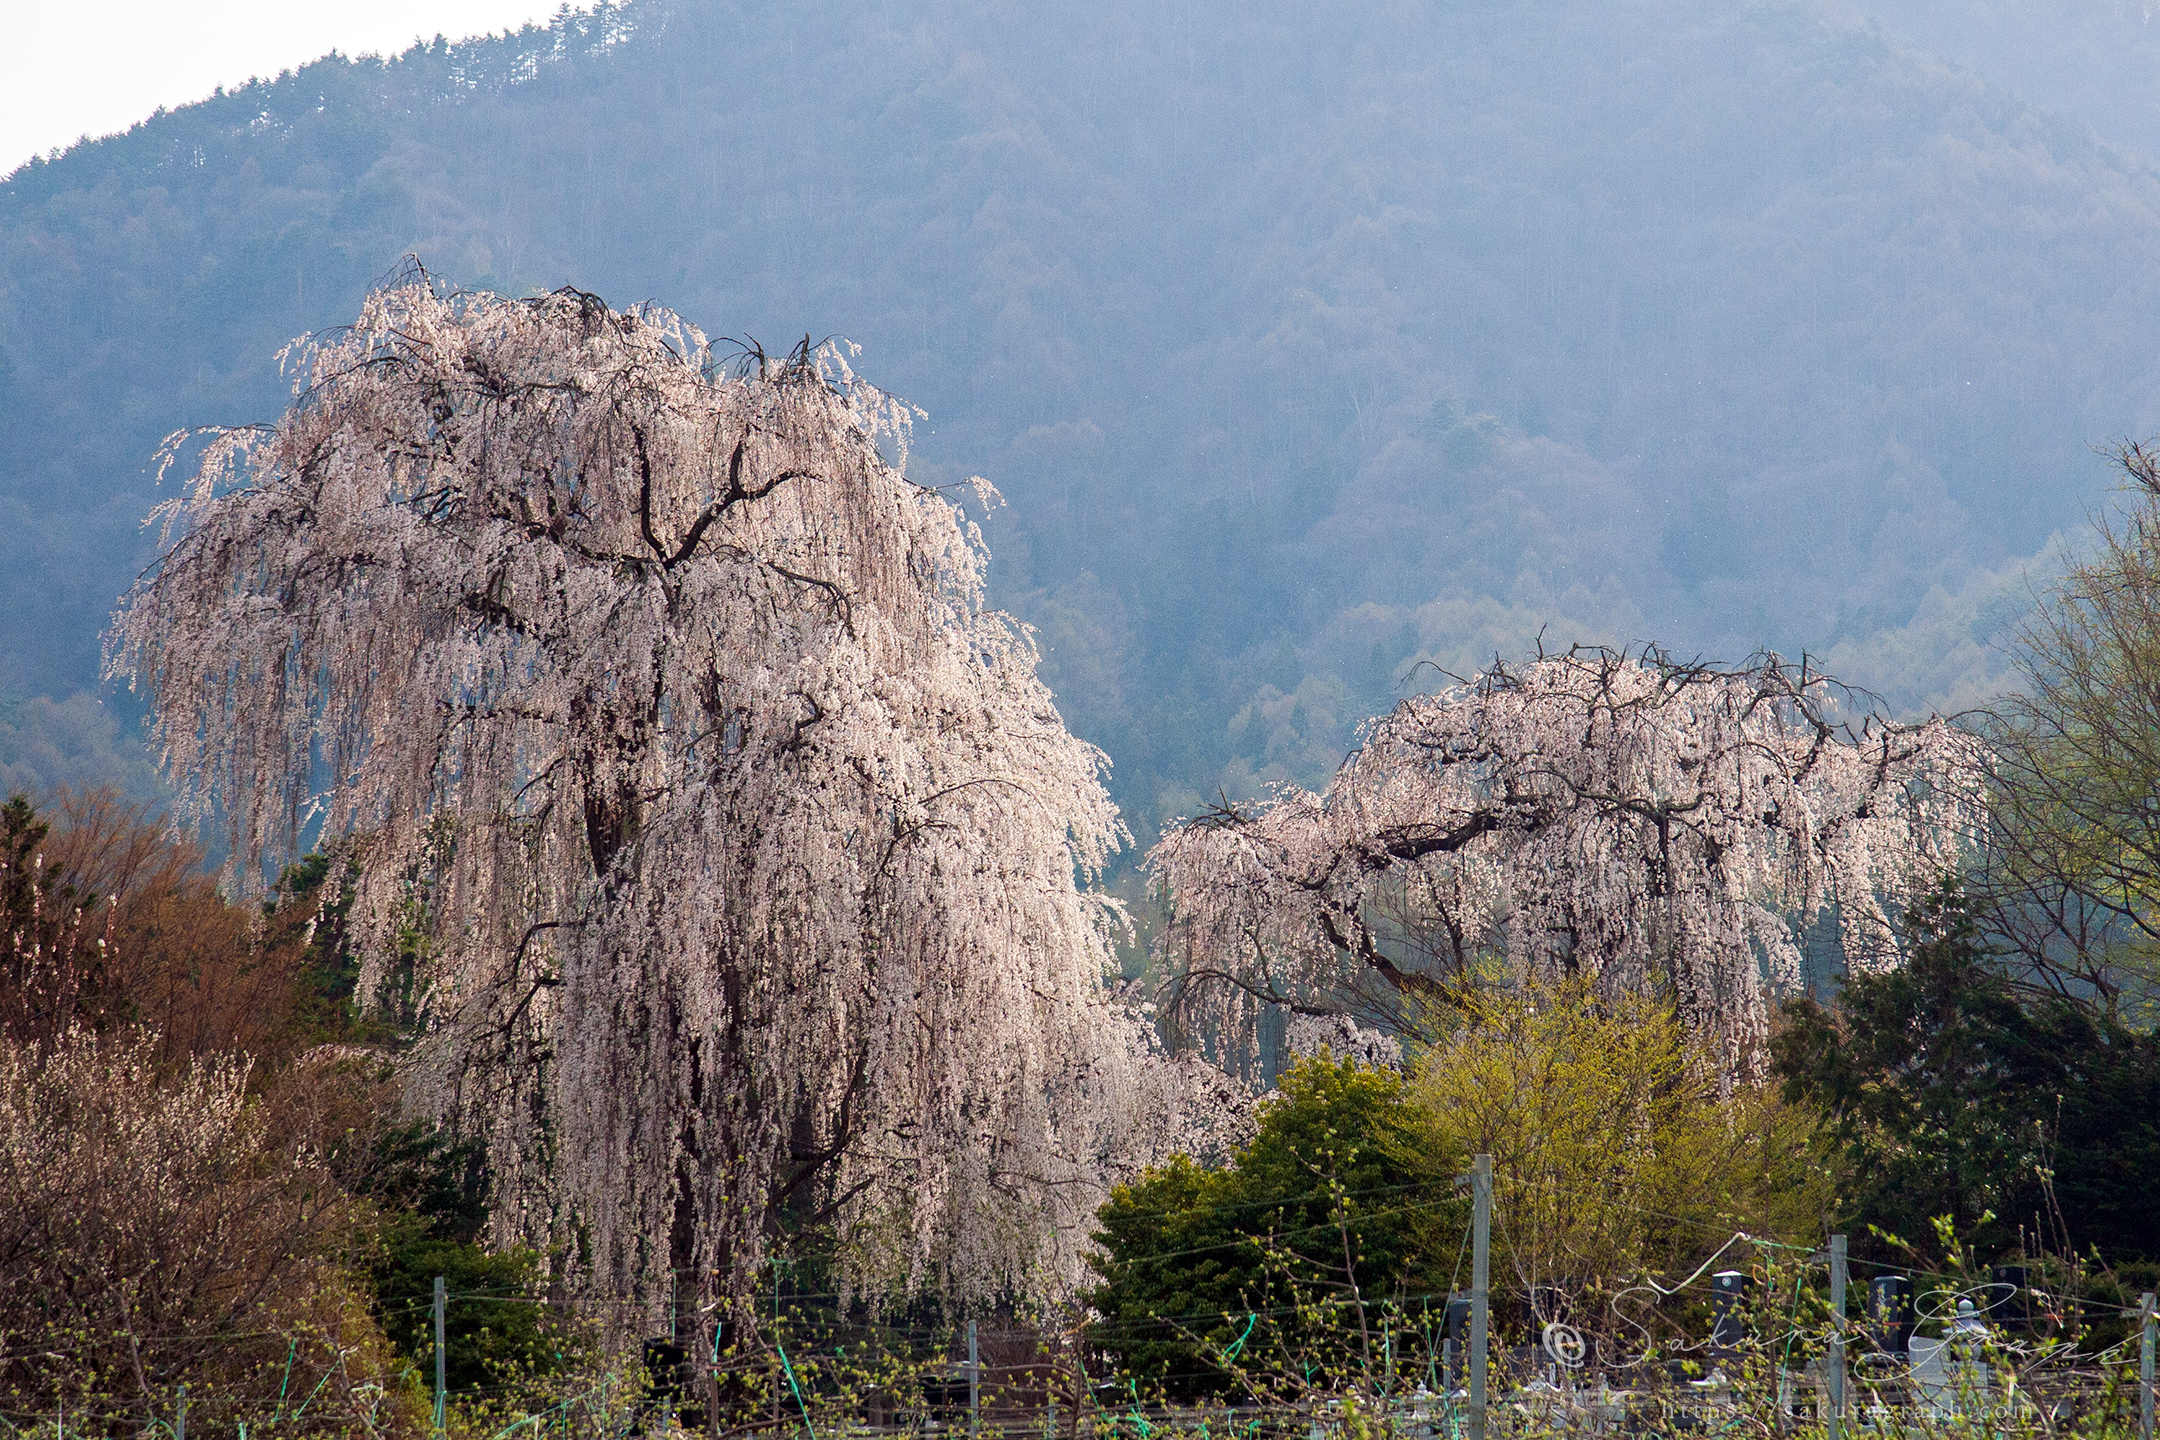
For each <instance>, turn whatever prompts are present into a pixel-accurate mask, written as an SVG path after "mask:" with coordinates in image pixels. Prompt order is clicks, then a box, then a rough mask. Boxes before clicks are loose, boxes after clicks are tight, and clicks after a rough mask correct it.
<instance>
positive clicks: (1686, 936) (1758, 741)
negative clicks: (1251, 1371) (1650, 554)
mask: <svg viewBox="0 0 2160 1440" xmlns="http://www.w3.org/2000/svg"><path fill="white" fill-rule="evenodd" d="M1851 699H1852V697H1851V696H1850V695H1848V694H1847V692H1844V691H1843V690H1842V689H1841V688H1840V687H1837V686H1835V685H1833V684H1831V683H1830V682H1827V681H1825V680H1823V679H1822V678H1821V677H1819V676H1816V675H1813V674H1810V673H1809V672H1808V671H1807V670H1806V669H1805V667H1795V666H1791V665H1788V664H1785V663H1783V662H1781V661H1779V660H1778V659H1777V657H1775V656H1767V657H1764V658H1762V659H1761V660H1759V661H1757V662H1755V663H1751V664H1749V665H1747V666H1745V667H1743V668H1740V669H1738V670H1720V669H1715V668H1709V667H1704V666H1700V665H1683V664H1676V663H1673V662H1671V661H1670V660H1668V659H1667V658H1666V657H1665V656H1663V655H1662V654H1660V653H1658V652H1657V651H1655V650H1647V651H1644V652H1642V653H1640V654H1635V655H1628V654H1617V653H1613V652H1610V651H1604V650H1575V651H1571V652H1569V653H1568V654H1566V655H1560V656H1550V657H1540V658H1539V659H1538V660H1537V661H1536V662H1535V663H1532V664H1528V665H1525V666H1522V667H1520V668H1513V669H1511V668H1508V667H1506V666H1496V667H1495V668H1494V669H1493V670H1491V671H1489V672H1488V673H1486V674H1484V675H1482V676H1479V677H1477V678H1476V679H1475V680H1473V681H1471V682H1470V683H1467V684H1464V685H1460V686H1458V687H1456V688H1453V689H1451V690H1448V691H1446V692H1444V693H1441V694H1437V695H1431V696H1424V697H1418V698H1413V699H1410V700H1407V701H1405V702H1403V703H1402V704H1401V705H1399V706H1398V707H1397V708H1396V709H1395V710H1394V711H1393V712H1392V713H1391V714H1388V715H1386V716H1384V717H1381V718H1379V719H1377V720H1375V721H1373V722H1371V723H1370V724H1369V725H1368V726H1367V727H1366V730H1365V734H1364V736H1363V744H1362V746H1361V747H1360V748H1359V749H1358V750H1357V751H1356V752H1355V753H1354V754H1352V755H1351V757H1350V758H1349V759H1348V760H1347V761H1345V762H1344V764H1343V766H1342V768H1341V770H1340V771H1339V772H1338V773H1337V774H1336V776H1335V778H1334V780H1333V781H1332V782H1331V783H1330V784H1329V786H1328V788H1327V790H1326V793H1324V794H1320V795H1314V794H1311V793H1309V792H1307V791H1304V790H1300V789H1295V788H1285V789H1283V790H1281V791H1279V792H1278V793H1277V795H1276V797H1275V799H1274V800H1273V802H1272V803H1270V804H1267V805H1265V806H1262V807H1259V808H1257V809H1254V810H1252V811H1250V812H1246V811H1239V810H1237V809H1234V808H1231V807H1228V806H1225V807H1223V808H1221V809H1219V810H1217V811H1216V812H1215V813H1213V814H1211V815H1207V816H1204V817H1201V818H1200V819H1197V820H1194V821H1192V822H1190V823H1186V824H1184V825H1181V826H1178V827H1175V828H1173V829H1172V830H1171V831H1170V832H1169V833H1168V834H1167V835H1166V836H1165V837H1164V838H1163V839H1162V840H1161V841H1160V842H1159V843H1158V844H1157V845H1156V846H1155V848H1154V849H1153V851H1151V852H1150V855H1149V864H1150V867H1151V869H1152V871H1153V873H1154V875H1155V876H1156V878H1157V879H1158V881H1160V882H1161V883H1162V884H1163V885H1164V886H1165V887H1166V888H1167V890H1168V893H1169V896H1170V902H1171V907H1172V919H1171V922H1170V924H1169V925H1168V927H1167V928H1166V930H1165V932H1164V936H1163V939H1162V942H1161V943H1162V945H1163V948H1164V950H1165V953H1166V957H1167V959H1168V960H1169V962H1170V965H1169V968H1170V969H1171V971H1172V973H1173V976H1174V980H1173V986H1174V994H1175V1010H1174V1011H1173V1013H1174V1014H1175V1015H1177V1016H1178V1017H1179V1018H1180V1020H1181V1021H1182V1023H1183V1024H1184V1025H1185V1026H1186V1027H1187V1029H1188V1032H1196V1033H1198V1034H1201V1035H1212V1036H1213V1037H1215V1038H1217V1039H1218V1040H1219V1041H1221V1042H1224V1043H1225V1044H1226V1047H1227V1048H1234V1045H1235V1040H1236V1037H1239V1036H1242V1035H1249V1034H1251V1033H1252V1029H1253V1022H1254V1019H1255V1017H1256V1016H1257V1014H1258V1012H1259V1007H1261V1006H1264V1005H1280V1006H1286V1007H1289V1008H1290V1009H1292V1010H1293V1011H1301V1012H1306V1013H1311V1012H1319V1011H1328V1010H1343V1011H1350V1012H1356V1011H1364V1012H1367V1013H1368V1014H1371V1013H1374V1012H1377V1013H1378V1014H1379V1015H1380V1016H1381V1017H1382V1018H1393V1019H1397V1020H1400V1019H1402V1018H1405V1017H1406V1016H1407V1015H1410V1014H1414V1013H1415V1011H1416V1010H1417V1009H1418V1007H1419V1006H1420V1005H1422V1004H1429V1003H1435V1002H1437V1003H1442V1004H1445V1003H1448V1002H1449V1001H1450V1000H1451V999H1454V998H1459V997H1460V995H1461V993H1462V992H1461V988H1460V987H1462V986H1465V985H1470V984H1475V983H1478V982H1479V981H1481V980H1482V979H1489V978H1491V977H1492V976H1493V975H1494V974H1495V973H1497V974H1499V975H1502V976H1506V975H1513V976H1517V977H1521V976H1528V975H1540V974H1542V975H1546V976H1551V975H1558V974H1566V975H1572V976H1577V977H1581V978H1583V979H1587V980H1588V981H1590V982H1591V983H1592V985H1593V987H1594V989H1595V990H1596V991H1597V992H1599V993H1603V994H1606V995H1611V996H1618V995H1654V996H1658V997H1662V998H1663V999H1665V1000H1666V1001H1668V1002H1669V1003H1670V1004H1671V1005H1672V1006H1673V1007H1674V1009H1675V1011H1676V1012H1677V1014H1678V1016H1679V1017H1680V1018H1681V1020H1682V1021H1683V1022H1684V1023H1685V1024H1686V1025H1687V1026H1688V1027H1689V1029H1690V1030H1691V1031H1692V1032H1693V1033H1694V1034H1695V1035H1697V1036H1698V1037H1699V1038H1701V1039H1703V1040H1705V1041H1707V1042H1709V1043H1710V1044H1712V1045H1713V1046H1714V1047H1716V1048H1717V1049H1719V1050H1720V1051H1722V1053H1723V1054H1724V1055H1725V1056H1726V1057H1727V1059H1728V1061H1729V1062H1730V1064H1731V1065H1732V1066H1733V1067H1734V1071H1735V1073H1737V1072H1738V1071H1741V1070H1744V1069H1746V1068H1748V1067H1749V1066H1751V1065H1752V1064H1753V1063H1754V1053H1755V1048H1756V1042H1757V1041H1759V1039H1760V1038H1761V1035H1762V1033H1763V1028H1764V1025H1765V1021H1766V1005H1765V1001H1766V999H1767V998H1769V996H1770V995H1772V994H1774V993H1775V992H1776V991H1777V990H1779V989H1781V988H1784V987H1790V986H1793V985H1795V984H1797V983H1798V982H1799V980H1800V979H1801V971H1802V963H1803V950H1804V945H1805V942H1806V940H1807V937H1808V932H1809V931H1810V930H1811V929H1812V928H1813V927H1814V926H1815V925H1816V924H1817V923H1819V922H1820V921H1822V920H1823V919H1825V918H1826V917H1827V916H1830V915H1834V917H1835V922H1836V931H1837V935H1838V938H1839V941H1840V942H1841V948H1842V951H1843V956H1844V960H1845V963H1846V964H1847V965H1849V966H1851V967H1852V968H1854V969H1856V970H1861V971H1872V970H1879V969H1882V968H1884V967H1887V966H1891V965H1895V964H1896V963H1898V960H1899V952H1898V944H1897V927H1896V925H1895V924H1894V923H1893V922H1894V918H1895V916H1894V911H1895V910H1896V909H1897V908H1898V907H1899V906H1900V905H1902V904H1904V903H1906V902H1909V901H1910V900H1911V899H1912V898H1913V897H1914V896H1915V895H1916V893H1919V892H1922V891H1924V890H1926V889H1927V888H1929V887H1931V886H1933V885H1935V884H1937V883H1939V882H1940V880H1941V879H1942V877H1943V876H1944V875H1945V874H1946V873H1947V872H1948V871H1949V870H1950V869H1951V868H1952V867H1953V866H1955V865H1956V864H1957V863H1958V860H1959V857H1960V853H1961V848H1962V847H1963V846H1964V845H1965V844H1967V843H1968V842H1969V841H1970V840H1971V838H1972V835H1973V831H1974V828H1975V826H1976V825H1977V823H1978V821H1979V818H1980V816H1979V800H1978V786H1977V782H1978V780H1979V777H1980V760H1981V757H1980V755H1979V752H1978V750H1977V748H1976V745H1975V742H1974V741H1973V740H1972V738H1971V737H1970V736H1969V735H1967V734H1966V733H1964V732H1962V731H1960V730H1958V729H1957V728H1955V727H1954V726H1951V725H1949V724H1947V723H1945V722H1944V721H1942V720H1939V719H1937V720H1930V721H1928V722H1926V723H1925V724H1920V725H1911V726H1907V725H1897V724H1889V723H1885V722H1883V721H1882V720H1880V719H1878V718H1875V717H1873V716H1872V715H1869V714H1866V713H1864V712H1862V713H1859V714H1857V715H1855V716H1853V718H1849V719H1841V718H1840V715H1841V713H1844V714H1847V715H1852V714H1853V712H1854V710H1855V708H1856V707H1854V706H1852V705H1851V703H1850V701H1851Z"/></svg>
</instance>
